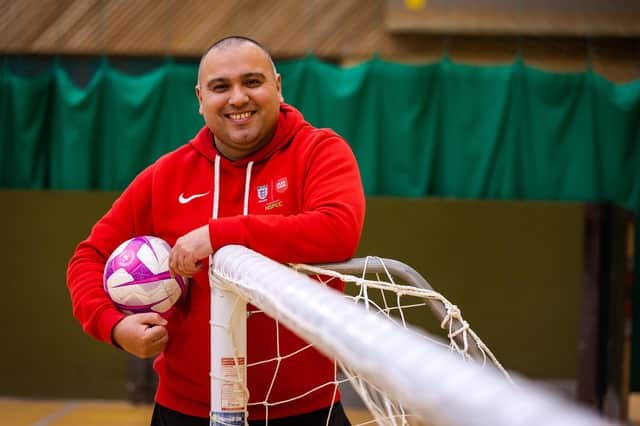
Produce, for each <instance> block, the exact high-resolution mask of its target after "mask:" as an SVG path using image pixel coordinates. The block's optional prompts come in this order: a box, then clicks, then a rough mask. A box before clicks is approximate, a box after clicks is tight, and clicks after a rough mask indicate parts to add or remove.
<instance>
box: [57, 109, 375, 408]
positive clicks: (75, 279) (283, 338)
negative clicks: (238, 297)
mask: <svg viewBox="0 0 640 426" xmlns="http://www.w3.org/2000/svg"><path fill="white" fill-rule="evenodd" d="M216 163H217V164H218V165H217V166H216ZM216 174H217V175H218V177H217V178H216ZM216 181H217V183H216ZM214 195H216V197H214ZM216 200H217V202H216ZM364 208H365V203H364V194H363V189H362V184H361V180H360V174H359V171H358V166H357V163H356V160H355V158H354V156H353V153H352V151H351V149H350V148H349V146H348V145H347V143H346V142H345V141H344V140H343V139H342V138H341V137H340V136H338V135H337V134H336V133H334V132H333V131H331V130H328V129H316V128H314V127H312V126H311V125H310V124H309V123H307V122H306V121H304V118H303V117H302V115H301V114H300V112H298V111H297V110H296V109H294V108H293V107H291V106H289V105H286V104H282V105H281V108H280V119H279V121H278V127H277V130H276V133H275V135H274V137H273V139H272V141H271V142H270V143H269V144H267V145H266V146H264V147H263V148H261V149H260V150H259V151H257V152H255V153H253V154H252V155H250V156H248V157H246V158H244V159H241V160H237V161H230V160H228V159H226V158H224V157H223V156H222V155H221V154H219V153H218V151H217V150H216V148H215V145H214V143H213V135H212V133H211V131H210V130H209V129H208V128H207V127H206V126H205V127H203V128H202V129H201V130H200V131H199V132H198V134H197V135H196V137H195V138H194V139H192V140H191V141H190V142H189V143H188V144H186V145H183V146H182V147H180V148H178V149H177V150H175V151H173V152H171V153H168V154H166V155H165V156H163V157H161V158H160V159H158V161H156V162H155V163H154V164H152V165H151V166H150V167H148V168H147V169H145V170H144V171H142V172H141V173H140V174H139V175H138V176H137V177H136V178H135V179H134V180H133V182H132V183H131V184H130V185H129V187H128V188H126V189H125V191H124V192H123V193H122V195H121V196H120V198H118V199H117V200H116V201H115V202H114V204H113V206H112V207H111V209H110V210H109V211H108V212H107V213H106V214H105V216H104V217H102V218H101V219H100V220H99V221H98V222H97V223H96V225H95V226H94V227H93V229H92V231H91V234H90V235H89V237H88V238H87V239H86V240H85V241H83V242H81V243H80V244H79V245H78V248H77V249H76V252H75V254H74V255H73V257H72V258H71V260H70V263H69V268H68V272H67V282H68V287H69V291H70V293H71V300H72V304H73V311H74V315H75V316H76V317H77V318H78V320H79V321H80V323H81V324H82V327H83V329H84V330H85V331H86V332H87V333H89V334H90V335H91V336H93V337H95V338H97V339H99V340H102V341H105V342H108V343H112V342H111V331H112V329H113V327H114V326H115V325H116V323H117V322H118V321H120V320H121V319H122V317H123V314H121V313H120V312H118V311H117V310H116V309H115V307H114V306H113V305H112V304H111V302H110V301H109V300H108V299H107V297H106V296H105V294H104V290H103V287H102V273H103V270H104V264H105V262H106V259H107V258H108V256H109V255H110V254H111V252H112V251H113V250H114V249H115V248H116V247H117V246H118V245H119V244H120V243H121V242H123V241H125V240H127V239H129V238H132V237H135V236H140V235H155V236H157V237H160V238H162V239H164V240H165V241H167V242H168V243H169V244H171V245H173V244H174V243H175V241H176V239H177V238H178V237H180V236H182V235H184V234H185V233H187V232H189V231H191V230H192V229H195V228H197V227H199V226H202V225H203V224H205V223H207V222H208V223H209V235H210V238H211V245H212V247H213V249H214V250H216V249H218V248H220V247H223V246H225V245H228V244H241V245H244V246H246V247H249V248H251V249H253V250H256V251H258V252H260V253H262V254H264V255H266V256H268V257H270V258H272V259H274V260H276V261H278V262H292V263H319V262H335V261H341V260H346V259H348V258H350V257H351V256H353V254H354V253H355V250H356V248H357V245H358V241H359V238H360V234H361V231H362V225H363V221H364ZM212 213H213V214H212ZM204 266H207V265H204ZM207 270H208V268H207V267H203V268H202V270H201V272H199V273H197V274H196V275H195V276H194V277H193V278H192V279H191V280H190V288H189V297H188V298H187V300H186V303H185V304H184V305H182V306H180V307H179V309H177V310H176V311H175V313H174V314H173V315H172V316H171V317H170V318H169V324H168V326H167V329H168V332H169V343H168V344H167V346H166V348H165V350H164V352H163V353H162V354H160V355H159V356H158V357H157V358H156V360H155V362H154V368H155V370H156V372H157V373H158V377H159V385H158V390H157V393H156V401H157V402H158V403H160V404H162V405H164V406H166V407H168V408H171V409H173V410H176V411H179V412H182V413H185V414H189V415H193V416H198V417H208V416H209V400H210V396H209V394H210V384H209V370H210V366H209V351H210V348H209V336H210V330H209V280H208V275H207ZM249 309H251V307H249ZM275 345H276V342H275V322H274V321H273V320H272V319H270V318H268V317H267V316H266V315H265V314H262V313H259V314H254V315H251V316H250V317H249V318H248V320H247V346H248V347H247V363H248V365H249V367H248V369H247V380H248V386H249V391H250V399H249V403H250V404H251V403H252V402H260V401H263V400H264V399H265V395H266V392H267V390H268V389H269V386H270V385H271V381H272V378H273V374H274V372H275V368H276V363H275V362H267V363H264V364H259V365H256V366H251V364H252V363H256V362H258V361H261V360H266V359H272V358H274V357H275V354H276V346H275ZM303 346H306V343H305V342H304V341H302V340H301V339H299V338H298V337H296V336H295V335H293V334H292V333H291V332H289V331H288V330H286V329H285V328H284V327H280V352H281V355H286V354H289V353H292V352H295V351H296V350H297V349H299V348H301V347H303ZM333 374H334V367H333V362H332V361H330V360H329V359H327V358H326V357H324V356H323V355H321V354H320V353H319V352H317V351H316V350H315V349H311V350H305V351H302V352H301V353H299V354H296V355H295V356H292V357H290V358H286V359H285V360H284V361H282V364H281V365H280V367H279V369H278V374H277V377H276V380H275V383H274V387H273V389H272V391H271V394H270V396H269V402H275V401H281V400H285V399H288V398H291V397H293V396H297V395H301V394H304V393H306V392H308V391H310V390H311V389H313V388H315V387H316V386H319V385H321V384H323V383H326V382H328V381H331V380H333ZM332 398H333V387H332V386H325V387H323V388H321V389H319V390H316V391H314V392H311V393H310V394H309V395H308V396H306V397H305V398H303V399H299V400H296V401H294V402H291V403H287V404H281V405H275V406H272V407H270V408H269V418H278V417H285V416H291V415H296V414H301V413H306V412H310V411H314V410H318V409H321V408H325V407H327V406H329V405H330V404H331V402H332ZM264 417H265V412H264V407H263V406H261V405H257V406H252V405H249V418H250V419H251V420H254V419H262V418H264Z"/></svg>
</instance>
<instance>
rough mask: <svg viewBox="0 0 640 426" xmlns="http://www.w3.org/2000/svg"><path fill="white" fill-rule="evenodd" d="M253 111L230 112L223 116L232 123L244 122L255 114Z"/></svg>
mask: <svg viewBox="0 0 640 426" xmlns="http://www.w3.org/2000/svg"><path fill="white" fill-rule="evenodd" d="M255 113H256V112H255V111H246V112H232V113H230V114H225V117H227V118H229V119H231V120H233V121H244V120H247V119H248V118H249V117H251V116H252V115H253V114H255Z"/></svg>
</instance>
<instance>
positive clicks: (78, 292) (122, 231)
mask: <svg viewBox="0 0 640 426" xmlns="http://www.w3.org/2000/svg"><path fill="white" fill-rule="evenodd" d="M150 185H151V171H150V169H147V170H145V171H144V172H142V173H141V174H140V175H139V176H138V177H137V178H136V179H135V180H134V181H133V182H132V183H131V185H129V187H128V188H127V189H126V190H125V191H124V192H123V193H122V194H121V196H120V197H119V198H118V199H117V200H116V201H115V202H114V203H113V206H112V207H111V209H110V210H109V211H108V212H107V213H106V214H105V215H104V216H103V217H102V218H101V219H100V220H99V221H98V222H97V223H96V224H95V225H94V227H93V228H92V230H91V233H90V234H89V237H88V238H87V239H86V240H84V241H82V242H81V243H80V244H79V245H78V247H77V248H76V250H75V252H74V254H73V256H72V257H71V259H70V261H69V266H68V268H67V287H68V289H69V293H70V295H71V304H72V306H73V315H74V316H75V317H76V318H77V319H78V321H79V322H80V324H81V325H82V328H83V330H84V331H85V332H86V333H88V334H89V335H91V336H93V337H94V338H96V339H98V340H102V341H104V342H107V343H113V342H112V341H111V330H112V329H113V327H114V326H115V325H116V323H118V321H120V320H121V319H122V318H123V317H124V314H122V313H121V312H119V311H118V310H117V309H116V308H115V307H114V305H113V303H111V301H110V300H109V299H108V298H107V296H106V294H105V292H104V288H103V284H102V275H103V273H104V266H105V263H106V261H107V259H108V258H109V255H110V254H111V253H112V252H113V250H115V248H116V247H117V246H118V245H119V244H120V243H122V242H123V241H126V240H128V239H129V238H132V237H134V236H136V235H145V234H149V233H151V230H150V229H145V228H147V227H149V226H150V225H149V222H150V221H149V220H144V218H145V217H147V218H148V212H149V208H150V205H151V202H150V198H151V196H150V193H151V191H150V190H149V188H150Z"/></svg>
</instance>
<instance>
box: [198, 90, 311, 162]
mask: <svg viewBox="0 0 640 426" xmlns="http://www.w3.org/2000/svg"><path fill="white" fill-rule="evenodd" d="M308 125H309V124H308V123H307V122H306V121H305V120H304V118H303V117H302V114H301V113H300V111H298V110H297V109H295V108H294V107H292V106H291V105H288V104H285V103H281V104H280V118H279V119H278V123H277V128H276V132H275V134H274V135H273V139H271V141H270V142H269V143H268V144H266V145H265V146H263V147H262V148H260V149H259V150H257V151H256V152H254V153H253V154H251V155H248V156H246V157H244V158H241V159H239V160H236V161H231V160H226V161H228V162H229V163H230V164H232V165H234V166H242V167H244V166H246V165H247V164H248V163H250V162H251V163H259V162H261V161H264V160H266V159H267V158H269V157H271V155H272V154H273V153H274V152H276V151H279V150H281V149H282V148H284V147H285V146H286V145H287V144H288V143H289V142H290V141H291V138H292V137H293V135H295V134H296V133H297V131H298V130H299V129H300V128H301V127H303V126H308ZM213 140H214V139H213V133H212V132H211V130H210V129H209V128H208V127H207V126H206V125H204V126H203V127H202V129H200V131H199V132H198V134H197V135H196V136H195V137H194V138H193V139H192V140H191V141H190V142H189V144H190V145H191V146H192V147H193V148H194V149H195V150H196V151H198V152H199V153H200V154H202V155H203V156H205V157H206V158H208V159H209V161H211V162H214V161H215V158H216V156H218V155H219V156H220V157H222V158H225V157H224V156H223V155H222V154H221V153H220V152H219V151H218V149H217V148H216V145H215V143H214V142H213Z"/></svg>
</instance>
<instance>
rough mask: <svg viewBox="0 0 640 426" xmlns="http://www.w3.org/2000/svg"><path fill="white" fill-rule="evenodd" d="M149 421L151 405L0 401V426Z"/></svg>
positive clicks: (360, 419)
mask: <svg viewBox="0 0 640 426" xmlns="http://www.w3.org/2000/svg"><path fill="white" fill-rule="evenodd" d="M347 415H348V416H349V419H350V420H351V422H352V423H353V424H354V425H355V424H367V422H369V421H370V420H371V419H372V417H371V415H370V414H369V413H368V412H366V411H362V410H347ZM150 418H151V406H149V405H133V404H130V403H128V402H121V401H39V400H27V399H13V398H0V425H1V426H148V425H149V419H150ZM368 424H373V423H368Z"/></svg>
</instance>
